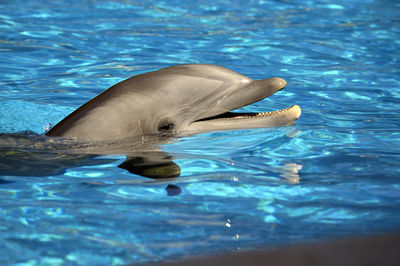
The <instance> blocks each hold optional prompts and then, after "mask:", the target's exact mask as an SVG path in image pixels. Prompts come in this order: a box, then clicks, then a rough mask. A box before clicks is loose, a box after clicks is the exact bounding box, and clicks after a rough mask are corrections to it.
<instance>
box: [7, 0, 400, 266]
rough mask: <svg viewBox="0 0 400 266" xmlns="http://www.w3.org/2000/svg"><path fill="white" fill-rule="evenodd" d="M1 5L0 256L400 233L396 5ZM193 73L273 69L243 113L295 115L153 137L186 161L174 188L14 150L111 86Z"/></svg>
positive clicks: (250, 245)
mask: <svg viewBox="0 0 400 266" xmlns="http://www.w3.org/2000/svg"><path fill="white" fill-rule="evenodd" d="M0 10H1V11H0V69H1V71H0V84H1V87H0V90H1V94H0V133H2V136H3V137H2V138H1V139H2V140H3V144H2V145H3V146H1V145H0V146H1V147H2V150H1V151H0V152H1V153H2V154H1V155H0V158H1V160H0V214H1V215H0V264H18V265H60V264H65V265H75V264H76V265H88V264H93V265H111V264H113V265H119V264H127V263H144V262H157V261H165V260H173V259H179V258H182V257H184V256H189V255H208V254H217V253H225V252H236V251H239V250H249V249H254V248H260V247H265V248H274V247H279V246H282V245H288V244H292V243H303V242H309V241H317V240H323V239H335V238H340V237H343V236H352V235H371V234H375V233H385V232H392V231H396V230H399V229H400V111H399V106H400V105H399V104H400V79H399V77H400V67H399V66H400V54H399V49H400V16H399V14H400V3H398V2H397V1H392V0H380V1H378V0H366V1H358V0H346V1H345V0H337V1H328V0H326V1H324V0H319V1H317V0H314V1H312V0H308V1H305V0H304V1H301V0H298V1H295V0H293V1H283V0H282V1H278V0H276V1H262V0H260V1H249V0H246V1H240V0H238V1H213V2H212V1H130V0H126V1H117V0H115V1H66V0H63V1H38V0H30V1H19V0H15V1H1V2H0ZM185 63H206V64H217V65H221V66H225V67H228V68H230V69H233V70H235V71H237V72H239V73H242V74H244V75H247V76H249V77H251V78H253V79H262V78H268V77H273V76H278V77H282V78H284V79H285V80H286V81H287V82H288V84H287V86H286V88H285V89H284V90H282V91H280V92H278V93H277V94H275V95H273V96H271V97H269V98H267V99H265V100H263V101H261V102H258V103H255V104H253V105H251V106H247V107H245V108H243V109H244V110H245V111H252V112H263V111H267V110H277V109H282V108H286V107H289V106H291V105H292V104H298V105H300V106H301V107H302V116H301V117H300V119H299V120H298V121H297V122H296V124H295V125H294V126H291V127H284V128H273V129H256V130H240V131H229V132H214V133H207V134H201V135H197V136H192V137H186V138H182V139H176V140H175V142H171V143H168V144H164V145H162V150H163V151H164V152H166V153H168V154H171V155H173V156H174V158H175V160H174V162H175V163H176V164H178V165H179V167H180V168H181V175H180V177H179V178H177V179H175V180H151V179H148V178H145V177H142V176H139V175H135V174H132V173H130V172H128V171H127V170H125V169H122V168H119V167H118V165H120V164H121V163H123V162H124V160H125V157H124V156H123V155H121V154H116V155H113V154H110V155H104V156H100V157H93V158H85V159H84V160H81V159H77V160H75V159H72V160H71V161H69V164H67V165H66V166H65V165H63V167H60V166H59V161H57V162H56V163H54V160H53V161H52V160H51V159H52V156H53V155H52V154H51V153H50V154H47V153H45V152H44V151H43V150H41V151H37V150H35V149H33V148H30V149H27V148H24V149H20V150H18V151H12V150H10V146H13V145H14V144H13V142H12V141H14V140H15V138H14V137H12V136H16V135H15V134H17V135H19V136H22V138H25V141H27V140H29V139H31V140H32V139H33V141H35V140H38V141H39V143H40V141H43V138H42V137H40V136H39V137H38V136H32V132H33V133H35V134H43V133H44V132H45V131H46V130H48V129H49V127H51V125H54V124H55V123H57V122H58V121H60V120H61V119H62V118H63V117H65V116H66V115H68V114H69V113H70V112H71V111H73V110H74V109H76V108H77V107H79V106H80V105H81V104H83V103H84V102H86V101H88V100H90V99H91V98H93V97H94V96H96V95H97V94H98V93H100V92H101V91H103V90H104V89H106V88H108V87H110V86H111V85H113V84H115V83H117V82H119V81H122V80H124V79H126V78H128V77H130V76H133V75H136V74H140V73H144V72H147V71H152V70H156V69H160V68H163V67H167V66H171V65H176V64H185ZM27 132H31V133H27ZM10 134H13V135H10ZM4 140H5V142H6V143H7V145H5V144H4ZM0 143H2V142H0ZM15 145H17V142H16V143H15ZM18 145H20V144H18ZM5 146H7V148H4V147H5ZM38 153H39V154H40V156H39V157H37V156H36V155H35V154H38ZM171 187H172V188H173V189H172V190H171V189H168V188H171Z"/></svg>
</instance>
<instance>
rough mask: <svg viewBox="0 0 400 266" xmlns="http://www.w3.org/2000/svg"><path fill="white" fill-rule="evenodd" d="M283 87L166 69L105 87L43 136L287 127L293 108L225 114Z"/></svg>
mask: <svg viewBox="0 0 400 266" xmlns="http://www.w3.org/2000/svg"><path fill="white" fill-rule="evenodd" d="M285 85H286V81H285V80H283V79H281V78H268V79H263V80H252V79H250V78H248V77H246V76H244V75H241V74H239V73H236V72H234V71H232V70H230V69H227V68H224V67H221V66H216V65H205V64H189V65H177V66H171V67H167V68H163V69H160V70H157V71H153V72H148V73H144V74H140V75H137V76H134V77H131V78H129V79H126V80H124V81H122V82H120V83H118V84H116V85H114V86H112V87H110V88H109V89H107V90H105V91H104V92H102V93H100V94H99V95H98V96H96V97H95V98H93V99H92V100H90V101H88V102H87V103H85V104H83V105H82V106H81V107H79V108H78V109H76V110H75V111H74V112H72V113H71V114H70V115H68V116H67V117H66V118H64V119H63V120H62V121H61V122H59V123H58V124H57V125H55V126H54V127H53V128H52V129H50V130H49V131H48V132H47V133H46V135H47V136H52V137H53V136H54V137H67V138H69V137H78V138H82V139H88V140H100V141H107V140H117V139H123V138H130V137H136V136H138V137H140V136H141V137H144V136H146V135H158V134H160V135H163V136H186V135H192V134H197V133H204V132H209V131H220V130H235V129H250V128H265V127H277V126H290V125H292V124H294V122H295V121H296V120H297V119H298V118H299V117H300V114H301V109H300V107H299V106H298V105H293V106H292V107H289V108H287V109H284V110H279V111H272V112H264V113H236V112H230V111H232V110H234V109H237V108H240V107H243V106H246V105H249V104H252V103H254V102H257V101H260V100H262V99H264V98H266V97H268V96H270V95H272V94H274V93H275V92H277V91H279V90H281V89H283V88H284V87H285Z"/></svg>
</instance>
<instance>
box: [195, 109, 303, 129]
mask: <svg viewBox="0 0 400 266" xmlns="http://www.w3.org/2000/svg"><path fill="white" fill-rule="evenodd" d="M300 116H301V108H300V106H298V105H297V104H295V105H292V106H291V107H289V108H286V109H281V110H275V111H269V112H261V113H239V112H231V111H229V112H225V113H222V114H219V115H216V116H211V117H206V118H202V119H199V120H196V121H193V122H192V123H191V124H190V125H189V126H188V128H187V131H190V132H194V133H202V132H208V131H221V130H241V129H252V128H266V127H280V126H291V125H293V124H294V123H295V122H296V120H297V119H298V118H299V117H300Z"/></svg>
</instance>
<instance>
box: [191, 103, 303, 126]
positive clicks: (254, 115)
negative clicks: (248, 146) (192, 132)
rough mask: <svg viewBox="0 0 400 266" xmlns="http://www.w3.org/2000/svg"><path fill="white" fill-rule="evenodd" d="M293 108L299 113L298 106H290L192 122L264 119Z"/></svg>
mask: <svg viewBox="0 0 400 266" xmlns="http://www.w3.org/2000/svg"><path fill="white" fill-rule="evenodd" d="M293 108H295V109H297V108H299V111H300V106H298V105H296V104H295V105H292V106H291V107H288V108H285V109H281V110H275V111H268V112H261V113H240V112H226V113H223V114H219V115H216V116H212V117H206V118H202V119H199V120H197V121H194V123H196V122H202V121H211V120H214V121H215V120H219V119H258V118H266V117H271V116H274V115H279V114H283V113H285V112H288V111H291V110H292V109H293ZM300 115H301V114H300V113H299V114H298V117H297V118H296V119H298V118H299V117H300Z"/></svg>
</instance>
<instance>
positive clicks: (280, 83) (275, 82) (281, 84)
mask: <svg viewBox="0 0 400 266" xmlns="http://www.w3.org/2000/svg"><path fill="white" fill-rule="evenodd" d="M286 84H287V83H286V80H284V79H283V78H272V80H271V86H272V87H273V88H277V89H278V90H281V89H283V88H285V86H286Z"/></svg>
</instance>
